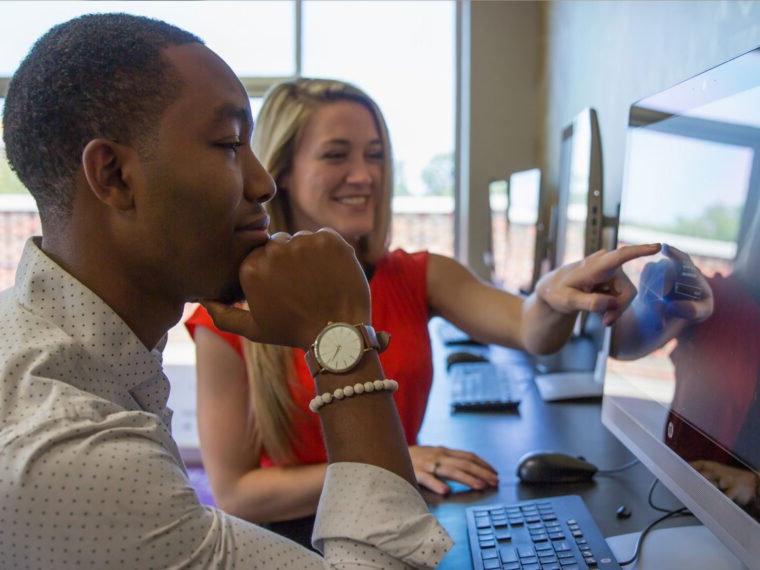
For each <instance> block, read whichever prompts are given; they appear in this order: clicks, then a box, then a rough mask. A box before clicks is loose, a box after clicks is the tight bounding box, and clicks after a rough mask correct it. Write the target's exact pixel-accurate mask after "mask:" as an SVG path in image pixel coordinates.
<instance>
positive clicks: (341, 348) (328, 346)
mask: <svg viewBox="0 0 760 570" xmlns="http://www.w3.org/2000/svg"><path fill="white" fill-rule="evenodd" d="M363 345H364V343H363V342H362V336H361V334H359V331H357V330H356V328H355V327H353V326H351V325H346V324H343V323H336V324H334V325H330V326H328V327H327V328H325V329H324V330H323V331H322V334H320V335H319V338H318V339H317V342H316V346H315V347H314V355H315V356H316V357H317V362H319V364H321V365H322V367H324V368H326V369H327V370H329V371H331V372H345V371H346V370H350V369H351V368H353V367H354V366H355V365H356V363H357V362H358V361H359V358H361V355H362V352H363V351H364V346H363Z"/></svg>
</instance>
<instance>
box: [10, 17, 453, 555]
mask: <svg viewBox="0 0 760 570" xmlns="http://www.w3.org/2000/svg"><path fill="white" fill-rule="evenodd" d="M3 119H4V127H5V132H4V139H5V143H6V149H7V154H8V157H9V160H10V162H11V165H12V167H13V168H14V170H15V171H16V173H17V174H18V176H19V178H20V180H21V181H22V182H23V183H24V184H25V185H26V187H27V188H28V189H29V190H30V192H31V193H32V195H33V196H34V198H35V200H36V201H37V204H38V207H39V210H40V216H41V219H42V228H43V236H42V237H41V238H33V239H31V240H29V242H28V243H27V244H26V247H25V250H24V254H23V258H22V260H21V263H20V264H19V267H18V272H17V277H16V283H15V285H14V287H13V288H11V289H9V290H7V291H5V292H3V293H2V295H0V319H1V322H2V323H3V324H2V327H0V378H1V381H0V553H2V556H0V567H1V568H14V569H16V568H29V569H32V568H45V569H50V568H174V567H177V568H178V567H183V568H186V567H192V568H297V569H304V568H325V567H328V568H344V569H347V568H384V569H386V568H406V567H434V566H436V565H437V563H438V561H439V560H440V559H441V558H442V557H443V555H444V554H445V552H446V551H447V549H448V548H449V547H450V545H451V541H450V539H449V538H448V536H447V535H446V533H445V531H443V529H442V528H441V527H440V526H439V524H438V523H437V521H436V520H435V519H434V518H433V517H432V516H431V515H430V514H429V512H428V511H427V508H426V506H425V504H424V502H423V501H422V499H421V497H420V495H419V494H418V492H417V490H416V488H415V486H414V473H413V471H412V468H411V463H410V461H409V456H408V452H407V446H406V445H405V444H404V439H403V433H402V430H401V427H400V424H399V421H398V417H397V414H396V411H395V408H394V404H393V400H392V398H391V396H390V393H389V392H388V391H386V390H382V391H377V392H374V393H372V394H364V395H362V396H355V397H353V398H348V399H344V400H343V401H340V402H335V403H332V404H330V405H327V406H324V407H323V408H321V409H320V411H319V412H320V416H321V419H322V424H323V428H324V437H325V442H326V446H327V449H328V453H329V457H330V463H331V465H330V467H329V469H328V474H327V478H326V482H325V487H324V490H323V494H322V498H321V501H320V506H319V512H318V515H317V522H316V525H315V530H314V537H313V540H314V544H315V546H316V547H317V548H318V549H319V550H320V551H321V552H322V553H323V554H324V558H322V557H319V556H318V555H316V554H314V553H312V552H310V551H307V550H305V549H303V548H301V547H299V546H297V545H295V544H293V543H291V542H289V541H287V540H286V539H284V538H282V537H280V536H278V535H274V534H272V533H270V532H268V531H266V530H264V529H262V528H259V527H256V526H254V525H252V524H250V523H247V522H245V521H242V520H239V519H236V518H234V517H232V516H229V515H226V514H225V513H223V512H221V511H219V510H216V509H211V508H207V507H204V506H202V505H200V504H199V503H198V500H197V498H196V496H195V493H194V492H193V490H192V488H191V487H190V485H189V483H188V480H187V477H186V474H185V469H184V466H183V464H182V461H181V459H180V457H179V454H178V451H177V447H176V445H175V443H174V441H173V440H172V437H171V434H170V421H171V411H170V410H169V409H168V408H167V407H166V401H167V396H168V392H169V386H168V382H167V380H166V377H165V376H164V374H163V372H162V368H161V349H162V348H163V346H164V344H165V342H166V331H167V330H168V329H169V328H170V327H171V326H172V325H173V324H174V323H176V322H177V321H178V320H179V318H180V316H181V313H182V308H183V304H184V303H185V302H187V301H190V300H200V299H215V300H216V301H208V302H207V306H208V308H209V310H210V311H211V313H212V314H213V315H214V316H215V318H216V320H217V323H218V325H219V326H220V327H222V328H226V329H227V330H230V331H232V332H236V333H238V334H245V335H246V336H248V337H249V338H251V339H252V340H255V341H259V342H267V343H280V344H285V345H289V346H295V347H300V348H307V347H308V346H309V345H310V344H311V343H312V342H313V341H314V339H315V338H316V336H317V335H318V334H319V332H320V331H321V330H322V329H323V328H324V326H325V324H326V323H327V322H329V321H341V322H347V323H369V322H370V320H371V319H370V309H369V307H370V303H369V292H368V288H367V283H366V280H365V278H364V275H363V273H362V271H361V268H360V267H359V265H358V263H357V261H356V259H355V257H354V254H353V250H352V249H351V248H350V247H349V246H348V245H347V244H346V243H345V242H344V241H343V240H341V239H340V238H339V237H337V235H335V234H334V233H332V232H327V231H322V232H317V233H316V234H302V235H301V234H299V235H296V236H293V237H291V236H287V235H276V236H272V237H271V238H270V236H269V235H268V234H267V230H266V228H267V223H268V220H267V218H266V215H265V213H264V210H263V208H262V204H263V203H264V202H266V201H267V200H268V199H269V198H271V197H272V195H273V194H274V192H275V188H274V185H273V182H272V180H271V178H270V177H269V175H268V174H267V173H266V172H265V171H264V170H263V168H262V167H261V165H260V164H259V162H258V161H257V159H256V157H255V156H254V155H253V153H252V151H251V149H250V145H249V140H250V137H251V130H252V126H253V125H252V118H251V111H250V106H249V103H248V97H247V95H246V93H245V90H244V89H243V87H242V85H241V84H240V82H239V81H238V80H237V78H236V77H235V75H234V73H233V72H232V71H231V70H230V68H229V67H228V66H227V65H226V64H225V63H224V62H223V61H222V60H221V59H220V58H219V57H218V56H216V54H214V53H213V52H212V51H210V50H209V49H207V48H206V47H205V46H204V45H203V44H202V42H201V40H199V39H198V38H197V37H195V36H193V35H191V34H189V33H187V32H184V31H183V30H180V29H178V28H175V27H173V26H169V25H167V24H165V23H163V22H158V21H155V20H148V19H146V18H139V17H134V16H127V15H123V14H101V15H93V16H84V17H82V18H78V19H76V20H72V21H69V22H66V23H64V24H61V25H59V26H56V27H54V28H53V29H51V30H50V31H49V32H48V33H47V34H45V35H44V36H43V37H42V38H41V39H40V40H39V41H38V42H37V44H36V45H35V46H34V48H33V49H32V51H31V52H30V53H29V55H28V56H27V57H26V59H25V60H24V62H23V63H22V64H21V66H20V67H19V69H18V71H17V72H16V74H15V75H14V77H13V79H12V81H11V84H10V86H9V90H8V95H7V99H6V105H5V114H4V118H3ZM243 298H245V299H247V301H248V304H249V306H250V307H251V312H248V311H243V310H239V309H235V308H232V307H231V306H230V305H227V304H223V303H230V302H232V301H236V300H240V299H243ZM382 376H383V374H382V369H381V367H380V363H379V359H378V356H377V352H376V351H375V350H368V351H367V352H366V353H364V356H363V357H362V358H361V359H360V360H359V362H358V364H357V365H356V367H355V368H353V369H351V370H350V371H348V372H346V373H342V374H331V373H322V374H319V375H318V376H317V379H316V380H315V382H316V384H317V386H316V388H317V390H318V391H319V393H324V392H332V391H334V390H335V389H337V388H339V387H342V386H346V385H354V384H355V383H358V382H364V381H366V380H368V379H374V378H382Z"/></svg>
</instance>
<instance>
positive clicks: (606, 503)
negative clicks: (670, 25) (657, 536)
mask: <svg viewBox="0 0 760 570" xmlns="http://www.w3.org/2000/svg"><path fill="white" fill-rule="evenodd" d="M431 329H432V330H435V324H433V326H432V327H431ZM433 336H434V337H435V335H433ZM433 347H434V364H435V370H436V373H435V377H434V380H433V389H432V391H431V394H430V401H429V403H428V407H427V412H426V415H425V420H424V423H423V425H422V430H421V432H420V435H419V442H420V444H422V445H445V446H446V447H451V448H455V449H463V450H467V451H472V452H474V453H477V454H478V455H480V456H481V457H483V458H484V459H485V460H486V461H488V462H489V463H491V464H492V465H493V466H494V467H495V468H496V469H497V471H498V472H499V479H500V484H499V488H498V489H495V490H492V491H486V492H477V491H470V492H461V493H454V494H452V495H450V496H448V497H443V498H442V497H438V496H436V495H434V494H432V493H425V499H426V500H427V501H428V503H429V504H430V510H431V512H432V513H433V514H435V515H436V517H438V519H439V520H440V521H441V524H443V526H444V527H445V528H446V529H447V530H448V531H449V533H450V534H451V536H452V538H453V539H454V540H455V541H456V544H455V545H454V547H453V548H452V550H451V551H450V552H449V554H448V555H447V556H446V558H445V559H444V560H443V562H442V563H441V566H440V568H441V569H454V568H455V569H457V570H461V569H464V568H470V567H471V563H470V549H469V545H468V542H467V523H466V520H465V514H464V512H465V509H466V508H467V507H470V506H473V505H478V504H489V503H498V502H506V503H511V502H515V501H520V500H525V499H533V498H539V497H549V496H555V495H568V494H576V495H580V496H581V497H582V498H583V500H584V501H585V502H586V505H587V506H588V508H589V510H590V511H591V514H592V515H593V516H594V519H595V520H596V522H597V524H598V525H599V528H600V529H601V531H602V534H603V535H604V536H605V537H608V536H614V535H619V534H626V533H629V532H637V531H640V530H641V529H642V528H644V527H645V526H646V525H647V524H648V523H649V522H651V521H652V520H654V519H655V518H657V516H658V515H659V514H660V513H658V512H657V511H655V510H653V509H652V508H651V507H649V505H648V503H647V495H648V493H649V488H650V486H651V485H652V481H654V476H653V475H652V474H651V473H650V472H649V471H648V470H647V469H646V468H645V467H644V466H642V465H641V464H638V465H636V466H634V467H632V468H630V469H627V470H625V471H623V472H620V473H617V474H614V475H608V476H601V475H597V476H596V477H595V478H594V480H593V481H591V482H589V483H579V484H563V485H526V484H522V483H520V482H519V480H518V479H517V476H516V475H515V470H516V466H517V463H518V460H519V459H520V457H521V456H522V455H523V454H525V453H528V452H531V451H537V450H551V451H562V452H565V453H570V454H573V455H582V456H584V457H585V458H586V459H587V460H588V461H590V462H592V463H594V464H595V465H597V466H598V467H599V468H600V469H612V468H615V467H618V466H621V465H623V464H625V463H628V462H629V461H631V459H633V456H632V455H631V453H630V452H628V450H627V449H626V448H625V447H624V446H623V445H622V444H621V443H620V442H619V441H618V440H617V439H616V438H615V437H614V436H613V435H612V434H611V433H610V432H609V431H608V430H607V429H606V428H605V427H604V426H603V425H602V422H601V404H600V402H599V401H598V400H596V401H575V402H554V403H546V402H544V401H543V400H541V397H540V396H539V394H538V391H537V389H536V387H535V385H534V384H533V382H532V381H531V382H528V383H526V386H525V391H524V394H523V395H522V403H521V404H520V408H519V412H518V413H457V414H452V413H451V412H450V408H449V391H448V388H449V387H448V385H447V384H448V380H447V377H446V373H445V365H444V362H443V359H444V351H443V350H442V347H441V346H440V344H438V342H437V340H436V339H435V338H434V339H433ZM492 350H497V351H500V352H499V354H498V355H497V357H498V358H500V359H501V358H504V359H508V360H510V361H511V362H513V364H514V365H515V366H522V367H525V366H529V365H530V363H529V361H528V360H527V359H526V357H525V355H523V354H521V353H519V352H517V351H508V350H506V349H492ZM655 496H656V502H657V503H658V504H660V505H662V506H665V507H668V508H669V507H671V506H676V505H678V506H680V505H679V504H678V503H677V501H676V500H675V498H673V496H672V495H671V494H670V493H669V492H668V491H667V490H666V489H664V488H663V487H662V486H659V487H658V489H657V493H656V495H655ZM620 505H626V506H627V507H628V509H629V510H630V511H631V513H632V515H631V517H630V518H628V519H618V518H617V516H616V510H617V508H618V507H619V506H620ZM693 523H694V522H693V520H692V521H691V524H693Z"/></svg>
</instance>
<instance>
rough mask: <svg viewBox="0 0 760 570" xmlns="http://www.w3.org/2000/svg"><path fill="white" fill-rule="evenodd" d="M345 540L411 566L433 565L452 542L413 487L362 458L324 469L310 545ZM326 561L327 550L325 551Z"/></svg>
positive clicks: (334, 464)
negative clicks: (373, 548)
mask: <svg viewBox="0 0 760 570" xmlns="http://www.w3.org/2000/svg"><path fill="white" fill-rule="evenodd" d="M331 539H349V540H354V541H357V542H361V543H364V544H368V545H371V546H373V547H375V548H377V549H378V550H380V551H381V552H383V553H386V554H388V555H389V556H392V557H393V558H395V559H397V560H400V561H402V562H404V563H405V564H407V565H409V566H412V567H414V568H435V567H436V566H437V565H438V563H439V562H440V561H441V559H442V558H443V556H444V555H445V554H446V552H448V550H449V549H450V548H451V546H452V544H453V541H452V540H451V538H450V537H449V535H448V533H447V532H446V531H445V530H444V529H443V527H442V526H441V525H440V524H439V523H438V521H437V520H436V518H435V517H434V516H433V515H431V514H430V512H429V511H428V508H427V505H426V504H425V501H424V500H423V499H422V497H421V496H420V494H419V492H418V491H417V489H415V488H414V487H413V486H412V485H410V484H409V482H408V481H406V480H405V479H402V478H401V477H399V476H398V475H396V474H395V473H391V472H390V471H388V470H386V469H382V468H380V467H376V466H374V465H368V464H365V463H348V462H346V463H333V464H331V465H330V466H329V467H328V468H327V475H326V477H325V485H324V488H323V489H322V497H321V498H320V501H319V507H318V509H317V518H316V522H315V525H314V534H313V535H312V544H313V545H314V547H315V548H316V549H318V550H319V551H320V552H323V553H325V549H324V542H325V541H328V540H331ZM325 554H327V556H328V560H329V550H328V551H327V552H326V553H325Z"/></svg>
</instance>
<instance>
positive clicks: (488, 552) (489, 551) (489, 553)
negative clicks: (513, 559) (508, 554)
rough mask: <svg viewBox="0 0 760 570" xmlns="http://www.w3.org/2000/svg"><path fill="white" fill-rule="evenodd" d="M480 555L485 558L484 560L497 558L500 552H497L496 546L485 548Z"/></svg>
mask: <svg viewBox="0 0 760 570" xmlns="http://www.w3.org/2000/svg"><path fill="white" fill-rule="evenodd" d="M480 556H481V557H482V558H483V560H488V559H489V558H497V557H498V556H499V553H498V552H496V549H495V548H484V549H483V550H481V551H480Z"/></svg>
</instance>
